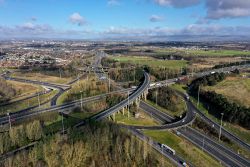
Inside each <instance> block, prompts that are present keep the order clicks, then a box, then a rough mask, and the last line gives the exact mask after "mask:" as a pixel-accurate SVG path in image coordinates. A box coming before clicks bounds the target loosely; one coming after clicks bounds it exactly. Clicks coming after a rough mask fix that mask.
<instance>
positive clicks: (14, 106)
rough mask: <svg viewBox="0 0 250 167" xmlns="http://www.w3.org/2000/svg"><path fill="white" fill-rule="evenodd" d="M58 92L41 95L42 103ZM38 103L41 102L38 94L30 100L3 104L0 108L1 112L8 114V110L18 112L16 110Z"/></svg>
mask: <svg viewBox="0 0 250 167" xmlns="http://www.w3.org/2000/svg"><path fill="white" fill-rule="evenodd" d="M57 92H58V91H57V90H54V91H52V92H50V93H48V94H44V95H41V96H39V99H40V104H42V103H44V102H46V101H49V99H51V98H52V97H53V96H54V95H55V94H56V93H57ZM38 104H39V101H38V96H37V97H33V98H31V99H28V100H23V101H21V102H16V103H13V104H11V105H6V106H3V107H1V109H0V113H1V114H6V113H8V112H16V111H19V110H22V109H25V108H28V107H32V106H36V105H38Z"/></svg>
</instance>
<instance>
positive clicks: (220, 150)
mask: <svg viewBox="0 0 250 167" xmlns="http://www.w3.org/2000/svg"><path fill="white" fill-rule="evenodd" d="M99 63H100V59H99V60H98V62H97V63H96V64H95V66H94V68H95V69H96V68H97V65H98V64H99ZM244 67H245V66H237V67H228V68H223V69H216V70H213V71H215V72H225V73H226V72H229V71H233V70H235V69H237V68H244ZM210 73H211V71H206V72H202V73H197V74H194V76H196V77H202V76H205V75H209V74H210ZM97 75H99V78H100V77H102V76H103V74H100V73H97ZM5 79H7V80H15V81H19V82H27V83H33V84H39V85H43V86H47V87H51V88H56V89H58V90H59V92H58V93H57V95H56V96H54V97H53V98H52V100H51V107H50V108H47V109H42V110H36V111H31V112H16V113H13V114H12V115H11V119H12V120H13V121H17V120H21V119H25V118H27V117H32V116H34V115H37V114H40V113H44V112H52V111H56V112H58V111H60V112H64V111H66V110H70V109H71V108H73V107H75V106H77V105H79V104H80V103H83V104H85V103H88V102H93V101H97V100H100V99H102V98H104V97H105V96H106V95H108V94H110V93H116V92H122V93H127V92H130V95H129V98H128V99H129V100H128V99H125V100H123V101H122V102H120V103H119V104H117V105H115V106H113V107H111V108H109V109H108V110H106V111H103V112H100V113H98V114H96V115H94V116H92V117H91V119H93V120H97V121H98V120H101V119H104V118H106V117H108V116H110V115H112V114H113V113H115V112H118V111H120V110H121V109H122V108H124V107H126V106H128V105H129V104H131V103H133V101H135V100H136V99H137V98H138V97H140V96H141V95H142V94H143V93H144V91H146V90H147V89H148V88H155V87H161V86H164V85H169V84H174V83H175V82H176V81H177V79H169V80H166V81H161V82H157V83H156V84H154V85H152V86H151V87H150V77H149V75H148V74H147V73H146V72H144V82H143V83H142V84H141V85H140V86H139V87H138V88H137V89H136V90H134V89H131V88H130V89H121V90H118V91H114V92H110V93H106V94H103V95H98V96H94V97H88V98H84V99H83V100H82V101H80V100H77V101H73V102H70V103H66V104H63V105H60V106H56V101H57V98H58V97H59V96H60V95H61V94H62V93H63V92H64V91H65V90H68V89H70V86H69V85H63V84H58V85H57V84H51V83H46V82H40V81H31V80H25V79H19V78H13V77H7V76H6V77H5ZM75 81H77V80H75ZM75 81H74V82H75ZM72 83H73V82H72ZM184 99H185V98H184ZM185 102H186V104H187V108H188V110H187V113H186V115H185V117H183V118H182V119H180V120H177V121H175V120H174V119H173V118H172V117H170V116H169V115H167V114H165V113H162V112H161V111H159V110H157V109H156V108H154V107H152V106H150V105H148V104H146V103H145V102H142V101H141V102H140V105H139V107H140V108H142V109H143V110H144V111H145V112H147V113H150V114H151V115H152V117H153V118H155V119H156V120H158V121H159V122H160V123H161V125H159V126H124V125H123V127H127V128H129V129H130V131H131V132H132V133H133V134H134V135H136V136H138V137H139V138H141V139H143V140H146V139H147V137H145V136H144V135H143V134H142V133H141V132H140V130H138V129H152V130H164V129H174V130H175V132H176V133H177V134H178V135H180V136H183V137H184V138H186V139H187V140H189V141H190V142H192V143H193V144H195V145H197V146H198V147H200V148H202V150H205V151H206V152H208V153H209V154H210V155H212V156H214V157H215V158H216V159H218V160H219V161H220V162H222V164H224V165H225V166H250V162H249V160H246V159H245V158H243V157H241V156H240V155H238V154H236V153H234V152H233V151H231V150H229V149H228V148H226V147H225V146H222V145H221V144H219V143H218V142H216V141H214V140H212V139H210V138H209V137H207V136H206V135H204V134H201V133H200V132H197V131H196V130H194V129H192V128H190V127H188V126H187V125H188V124H190V123H192V121H193V120H194V119H195V115H196V114H199V115H200V117H201V118H202V119H203V120H204V121H205V122H207V123H208V124H209V125H212V126H213V127H214V128H215V129H216V130H219V128H220V125H218V124H217V123H215V122H214V121H212V120H211V119H209V118H207V117H206V116H205V115H204V114H203V113H202V112H201V111H199V110H198V109H197V108H196V107H195V106H194V105H193V104H192V103H191V101H189V100H185ZM8 121H9V120H8V117H7V116H3V117H0V124H6V123H8ZM84 123H85V122H84V121H83V122H81V123H80V124H78V125H77V126H81V125H83V124H84ZM222 135H224V136H226V137H228V138H229V139H230V140H232V141H234V142H236V143H237V144H239V145H241V146H242V147H245V148H246V149H248V150H250V146H249V144H247V143H245V142H243V141H242V140H240V139H239V138H238V137H236V136H235V135H233V134H232V133H230V132H228V131H227V130H225V129H224V128H222ZM204 140H205V142H204ZM149 144H150V145H152V146H153V147H154V148H155V149H156V150H158V151H159V152H161V153H162V154H163V155H165V156H167V157H168V158H170V159H171V160H172V161H173V162H174V163H175V164H177V165H178V166H180V162H183V161H184V160H183V159H182V158H181V157H179V156H176V155H174V156H173V155H171V154H169V152H166V151H164V150H162V148H161V147H160V145H159V143H157V142H154V141H153V142H151V143H149ZM190 165H191V164H190Z"/></svg>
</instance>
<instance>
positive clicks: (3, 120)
mask: <svg viewBox="0 0 250 167" xmlns="http://www.w3.org/2000/svg"><path fill="white" fill-rule="evenodd" d="M237 68H239V67H237ZM219 70H220V69H217V70H212V71H216V72H217V71H218V72H220V71H219ZM228 70H229V71H232V70H234V68H233V67H229V68H228ZM223 72H227V68H224V69H223ZM210 73H211V72H203V73H201V74H197V75H196V76H199V77H200V76H204V75H208V74H210ZM144 77H145V80H144V82H143V84H142V85H141V86H140V87H139V88H138V89H137V90H136V91H135V92H133V93H132V94H131V95H130V96H129V100H127V99H126V100H123V101H122V102H121V103H119V104H117V105H115V106H113V107H111V108H110V109H108V110H106V111H104V112H101V113H98V114H96V115H94V116H93V117H91V119H93V120H101V119H103V118H106V117H107V116H109V115H111V114H113V113H115V112H117V111H119V110H121V109H122V108H123V107H125V106H127V105H128V104H131V103H132V102H133V101H134V100H135V99H136V98H137V97H139V96H140V95H141V94H142V93H143V92H144V91H145V90H146V89H147V88H148V87H149V83H150V79H149V75H148V74H147V73H144ZM8 79H10V78H8ZM14 79H15V78H14ZM175 81H176V79H171V80H167V81H161V82H158V83H156V84H155V85H154V87H160V86H163V85H165V84H166V83H169V84H172V83H174V82H175ZM28 82H29V81H28ZM35 82H37V81H35ZM38 82H39V81H38ZM39 83H42V84H43V82H39ZM46 84H47V83H46ZM46 86H48V85H46ZM53 86H54V85H53ZM101 97H105V96H102V95H100V96H96V97H90V98H88V99H84V101H83V103H87V102H90V101H95V100H99V99H100V98H101ZM76 104H77V103H76V102H72V103H71V104H65V105H61V106H59V107H58V106H54V107H51V108H50V109H46V110H40V111H35V112H33V113H32V112H31V113H28V115H22V114H21V115H18V114H17V115H13V116H11V117H12V118H11V119H14V120H19V119H22V118H24V117H25V118H26V117H31V116H34V115H37V114H38V113H39V114H40V113H44V112H47V111H56V110H64V109H67V108H69V107H73V106H75V105H76ZM78 104H79V101H78ZM186 104H187V108H188V112H187V114H186V116H185V117H184V118H183V119H182V120H179V121H177V122H174V123H167V124H164V125H160V126H155V127H145V126H144V127H141V128H140V127H139V126H132V128H138V129H160V130H163V129H169V128H179V127H182V126H186V125H187V124H189V123H191V122H192V121H193V120H194V118H195V113H198V114H202V113H201V112H200V111H199V110H197V109H196V108H195V106H194V105H193V104H192V103H191V102H190V101H186ZM144 107H145V106H144ZM142 108H143V104H142ZM159 119H162V117H161V118H160V117H159ZM207 119H208V118H207ZM162 120H163V119H162ZM169 120H170V118H168V119H167V117H166V120H165V122H169ZM208 120H209V119H208ZM209 121H211V120H209ZM0 122H1V123H8V119H6V117H4V118H0ZM84 123H85V122H81V123H80V124H78V125H77V126H81V125H83V124H84ZM211 123H213V124H214V126H216V124H215V123H214V122H213V121H212V122H211ZM180 131H181V132H180V133H181V134H182V135H183V136H184V135H185V136H184V137H188V138H189V140H190V141H191V142H192V141H193V142H194V143H196V145H198V146H201V145H200V143H201V140H200V139H199V138H198V137H197V136H198V135H197V134H196V138H192V139H191V137H190V136H188V135H189V134H190V132H189V133H185V132H183V131H182V130H180ZM223 133H226V132H224V131H223V132H222V134H223ZM192 136H195V135H192ZM225 136H226V135H225ZM229 136H232V134H230V133H229ZM230 139H231V138H230ZM202 140H203V139H202ZM240 142H242V141H241V140H240ZM243 143H244V142H243ZM244 144H246V143H244ZM246 145H247V144H246ZM202 148H203V149H204V150H206V151H208V152H209V153H213V152H214V153H218V149H217V150H215V149H214V148H213V146H211V143H210V146H209V144H207V145H205V144H204V142H203V141H202ZM216 151H217V152H216ZM227 153H228V152H227ZM215 155H216V154H215ZM216 157H217V158H219V159H220V160H221V161H223V162H225V161H228V159H227V156H226V157H223V156H221V155H220V156H216ZM239 159H240V158H239ZM240 161H242V162H239V160H238V159H237V160H233V161H230V160H229V161H228V162H230V163H229V164H234V165H235V166H242V164H245V162H243V161H245V160H244V159H240ZM238 162H239V163H238ZM239 164H240V165H239ZM225 165H227V163H225Z"/></svg>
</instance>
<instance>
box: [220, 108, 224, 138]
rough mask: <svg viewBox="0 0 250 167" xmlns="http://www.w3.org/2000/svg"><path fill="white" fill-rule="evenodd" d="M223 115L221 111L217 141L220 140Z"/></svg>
mask: <svg viewBox="0 0 250 167" xmlns="http://www.w3.org/2000/svg"><path fill="white" fill-rule="evenodd" d="M223 115H224V113H221V120H220V133H219V141H220V138H221V128H222V119H223Z"/></svg>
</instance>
